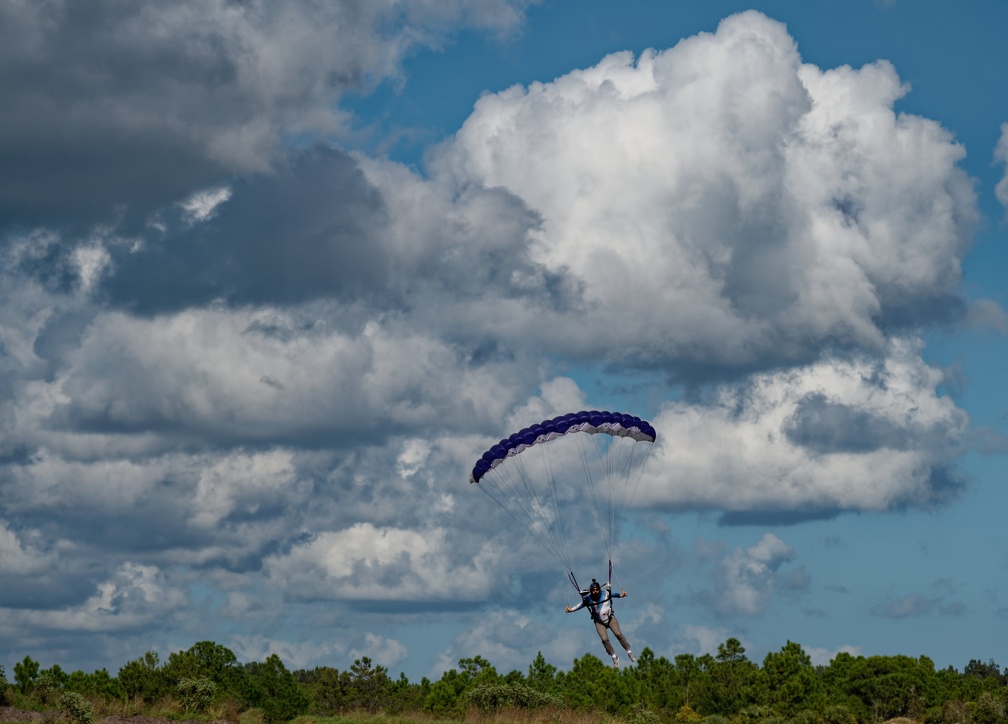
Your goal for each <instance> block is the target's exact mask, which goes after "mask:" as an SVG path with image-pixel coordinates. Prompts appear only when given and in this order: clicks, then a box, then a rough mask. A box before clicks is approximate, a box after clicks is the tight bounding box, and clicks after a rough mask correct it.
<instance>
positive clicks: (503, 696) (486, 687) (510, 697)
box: [461, 683, 563, 712]
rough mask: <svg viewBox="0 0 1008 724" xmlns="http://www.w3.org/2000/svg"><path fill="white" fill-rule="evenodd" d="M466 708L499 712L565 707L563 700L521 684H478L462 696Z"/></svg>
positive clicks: (462, 702)
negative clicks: (504, 710) (502, 710)
mask: <svg viewBox="0 0 1008 724" xmlns="http://www.w3.org/2000/svg"><path fill="white" fill-rule="evenodd" d="M461 704H462V706H463V707H466V708H473V709H482V710H483V711H487V712H491V711H492V712H497V711H500V710H501V709H539V708H541V707H547V706H552V707H560V706H563V699H562V698H561V697H559V696H556V695H555V694H548V693H546V692H543V691H539V690H538V689H533V688H532V687H531V686H526V685H525V684H519V683H507V684H505V683H486V684H477V685H476V686H474V687H473V688H472V689H469V690H468V691H467V692H465V694H463V696H462V701H461Z"/></svg>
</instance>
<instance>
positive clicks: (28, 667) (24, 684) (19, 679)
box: [14, 656, 39, 694]
mask: <svg viewBox="0 0 1008 724" xmlns="http://www.w3.org/2000/svg"><path fill="white" fill-rule="evenodd" d="M38 672H39V664H38V662H37V661H33V660H32V658H31V657H30V656H25V657H24V659H22V660H21V663H19V664H14V683H15V684H16V685H17V687H18V689H20V690H21V693H22V694H27V693H28V692H29V691H31V688H32V686H33V685H34V684H35V678H36V677H37V676H38Z"/></svg>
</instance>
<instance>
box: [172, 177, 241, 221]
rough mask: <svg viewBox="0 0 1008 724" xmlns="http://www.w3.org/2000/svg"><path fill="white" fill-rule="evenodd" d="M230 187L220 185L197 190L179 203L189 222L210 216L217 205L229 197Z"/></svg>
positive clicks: (202, 219) (203, 219) (204, 219)
mask: <svg viewBox="0 0 1008 724" xmlns="http://www.w3.org/2000/svg"><path fill="white" fill-rule="evenodd" d="M231 193H232V192H231V188H230V187H228V186H220V187H218V188H214V189H207V190H206V191H198V192H196V193H195V194H193V195H192V196H190V197H189V198H187V199H186V200H185V201H182V202H181V203H180V206H181V207H182V209H183V211H185V216H186V219H187V220H188V221H189V222H190V223H195V222H198V221H206V220H207V219H209V218H212V217H213V215H214V214H215V213H216V211H217V207H218V206H220V205H221V204H223V203H225V202H226V201H227V200H228V199H230V198H231Z"/></svg>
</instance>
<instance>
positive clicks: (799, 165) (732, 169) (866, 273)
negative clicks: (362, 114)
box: [432, 13, 976, 377]
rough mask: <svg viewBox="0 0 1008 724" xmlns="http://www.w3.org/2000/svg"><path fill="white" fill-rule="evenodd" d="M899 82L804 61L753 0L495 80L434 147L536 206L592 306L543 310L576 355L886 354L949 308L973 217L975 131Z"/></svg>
mask: <svg viewBox="0 0 1008 724" xmlns="http://www.w3.org/2000/svg"><path fill="white" fill-rule="evenodd" d="M905 91H906V89H905V87H904V86H903V85H902V83H901V82H900V80H899V78H898V76H897V74H896V72H895V70H894V69H893V67H892V66H891V65H889V64H888V63H885V62H879V63H875V64H871V65H867V66H865V67H863V68H861V69H852V68H849V67H841V68H837V69H833V70H822V69H819V68H817V67H814V66H811V65H808V64H803V63H802V61H801V58H800V56H799V55H798V52H797V49H796V47H795V43H794V41H793V39H792V38H791V37H790V36H789V35H788V34H787V32H786V30H785V28H784V26H783V25H782V24H780V23H777V22H775V21H772V20H770V19H768V18H766V17H765V16H763V15H760V14H758V13H744V14H741V15H737V16H733V17H731V18H728V19H726V20H724V21H723V22H722V23H721V25H720V26H719V27H718V30H717V32H716V33H714V34H700V35H698V36H695V37H692V38H689V39H687V40H685V41H683V42H681V43H679V44H678V45H677V46H675V47H674V48H672V49H669V50H665V51H661V52H655V51H648V52H645V53H643V54H642V55H640V56H639V57H638V58H634V57H633V56H632V55H630V54H628V53H617V54H614V55H611V56H608V57H606V58H605V59H603V60H602V61H601V62H600V63H599V64H597V65H595V66H593V67H591V68H588V69H585V70H578V71H574V72H571V73H568V74H567V75H564V76H562V77H560V78H557V79H556V80H554V81H552V82H550V83H533V84H532V85H530V86H529V87H527V88H524V87H520V86H515V87H513V88H510V89H508V90H506V91H503V92H500V93H496V94H491V95H485V96H483V97H482V98H481V99H480V100H479V101H478V102H477V104H476V106H475V109H474V111H473V113H472V115H471V116H470V117H469V119H467V120H466V122H465V124H464V125H463V127H462V128H461V130H460V131H459V132H458V133H457V134H456V136H455V137H454V138H453V139H451V140H450V141H448V142H446V143H445V144H444V145H443V147H442V148H441V149H440V150H439V152H438V153H437V154H436V156H435V157H434V159H433V162H432V165H433V168H434V171H435V174H436V175H438V176H439V177H441V178H444V179H449V180H450V181H451V182H452V183H453V184H455V185H456V186H457V187H459V188H465V187H466V186H468V185H471V184H479V185H481V186H486V187H504V188H506V189H507V190H508V191H510V192H511V193H513V194H515V195H516V196H517V197H519V198H521V199H522V200H524V201H525V202H526V203H527V204H528V205H529V206H530V207H531V208H532V209H534V210H535V211H536V212H538V213H539V214H541V216H542V224H541V226H540V228H539V229H537V230H536V231H535V238H536V241H537V243H536V244H534V245H533V247H532V249H531V254H532V257H533V259H534V260H535V261H537V262H539V263H540V264H542V265H543V266H544V267H545V268H547V269H549V270H552V271H554V272H556V273H564V274H567V275H570V276H571V277H573V281H574V282H575V283H576V284H577V285H578V286H579V287H580V288H581V289H583V304H584V318H585V319H586V320H590V321H591V323H590V324H578V325H574V324H551V323H550V321H551V320H550V319H549V317H548V316H547V317H546V318H545V319H544V320H543V324H542V327H543V329H544V330H545V331H544V332H542V333H541V337H542V340H551V341H552V343H553V344H561V345H563V347H564V348H565V349H566V351H567V353H568V354H581V355H584V356H589V357H597V356H602V357H604V358H606V359H611V358H613V357H621V358H625V359H635V360H638V361H641V362H646V363H649V364H655V365H659V366H662V367H663V368H665V369H668V370H669V371H670V372H671V373H672V374H673V375H676V376H684V377H688V376H692V375H696V374H710V373H711V372H712V371H716V370H717V369H718V368H730V369H739V368H742V369H747V368H752V367H761V366H765V365H768V364H782V363H804V362H807V361H808V360H810V359H811V358H814V357H816V356H818V355H820V354H821V352H822V350H823V349H824V348H836V347H840V348H843V347H855V348H859V349H865V350H871V351H873V352H876V353H880V352H882V351H883V350H884V348H885V343H886V337H887V335H888V334H889V332H890V330H893V329H898V328H900V327H902V326H904V325H906V324H909V323H914V322H917V321H920V320H921V319H922V318H933V317H935V316H941V315H943V314H945V313H947V311H948V310H949V309H952V310H954V309H955V308H956V305H957V301H956V296H955V295H956V284H957V282H958V281H959V278H960V265H959V259H960V257H961V255H962V253H963V251H964V249H965V247H966V245H967V243H968V240H969V238H970V234H971V231H972V227H973V224H974V222H975V220H976V210H975V199H974V194H973V191H972V187H971V184H970V181H969V179H968V178H967V177H966V175H965V174H964V173H963V172H962V170H961V169H959V168H958V166H957V163H958V162H959V161H960V160H961V159H962V158H963V155H964V151H963V149H962V147H961V146H959V145H957V144H956V143H954V141H953V140H952V137H951V135H950V134H949V133H948V132H947V131H946V130H944V129H943V128H941V127H940V126H939V125H938V124H936V123H934V122H933V121H930V120H927V119H924V118H920V117H917V116H910V115H907V114H897V113H895V112H894V111H893V104H894V102H895V101H896V100H897V99H899V98H900V97H901V96H902V95H903V94H904V93H905ZM922 198H923V199H926V201H925V202H924V203H921V199H922ZM532 333H533V334H535V332H532ZM546 343H547V344H548V343H550V342H549V341H547V342H546Z"/></svg>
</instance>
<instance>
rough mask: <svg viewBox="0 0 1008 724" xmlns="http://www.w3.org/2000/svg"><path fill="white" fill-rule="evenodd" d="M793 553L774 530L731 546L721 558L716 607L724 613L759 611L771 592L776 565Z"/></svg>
mask: <svg viewBox="0 0 1008 724" xmlns="http://www.w3.org/2000/svg"><path fill="white" fill-rule="evenodd" d="M793 557H794V551H793V550H792V549H791V547H790V546H789V545H787V544H786V543H785V542H784V541H782V540H781V539H780V538H778V537H777V536H775V535H774V534H773V533H764V534H763V537H762V538H760V540H759V542H757V543H756V545H754V546H751V547H749V548H746V549H744V550H743V549H741V548H736V549H735V550H733V551H732V552H731V554H730V555H728V556H727V557H726V558H725V559H724V560H723V561H722V562H721V565H722V575H723V578H722V580H721V585H720V590H719V591H718V593H717V598H716V603H715V606H716V608H717V610H718V611H719V612H721V613H722V614H723V615H743V616H758V615H760V614H762V613H763V612H764V611H765V610H766V608H767V606H768V605H769V604H770V600H771V597H772V596H773V593H774V590H775V587H776V578H777V569H778V568H780V566H781V565H782V564H784V563H786V562H788V561H790V560H792V558H793Z"/></svg>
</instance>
